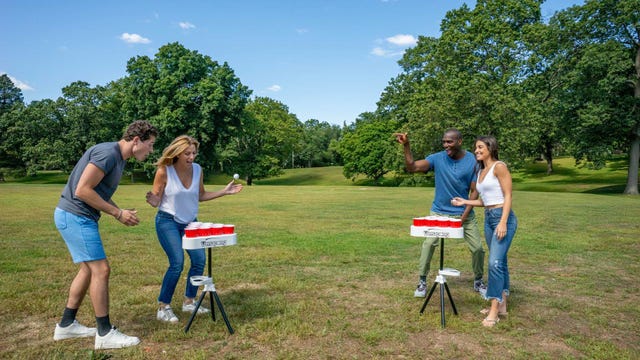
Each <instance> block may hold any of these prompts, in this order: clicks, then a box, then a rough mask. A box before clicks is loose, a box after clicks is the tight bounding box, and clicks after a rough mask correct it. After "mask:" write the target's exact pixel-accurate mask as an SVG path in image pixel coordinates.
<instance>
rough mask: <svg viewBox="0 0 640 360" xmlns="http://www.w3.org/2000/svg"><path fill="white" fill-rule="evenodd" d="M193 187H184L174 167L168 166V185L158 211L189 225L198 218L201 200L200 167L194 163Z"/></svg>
mask: <svg viewBox="0 0 640 360" xmlns="http://www.w3.org/2000/svg"><path fill="white" fill-rule="evenodd" d="M192 165H193V176H192V178H191V186H190V187H189V188H188V189H187V188H185V187H184V185H182V181H180V178H179V177H178V173H177V172H176V169H174V167H173V166H167V185H166V186H165V187H164V193H163V194H162V200H161V201H160V205H159V206H158V209H159V210H161V211H164V212H166V213H169V214H171V215H173V219H174V220H175V221H177V222H179V223H181V224H188V223H190V222H192V221H193V220H195V219H196V217H197V216H198V203H199V200H200V172H201V171H202V170H201V168H200V165H198V164H196V163H193V164H192Z"/></svg>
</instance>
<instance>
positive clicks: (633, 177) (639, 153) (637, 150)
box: [624, 125, 640, 195]
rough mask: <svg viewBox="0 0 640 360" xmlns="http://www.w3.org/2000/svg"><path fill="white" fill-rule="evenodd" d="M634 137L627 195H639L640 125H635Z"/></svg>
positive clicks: (630, 154)
mask: <svg viewBox="0 0 640 360" xmlns="http://www.w3.org/2000/svg"><path fill="white" fill-rule="evenodd" d="M633 133H634V134H633V135H634V138H633V139H632V140H631V147H630V148H629V173H628V174H627V187H626V188H625V189H624V194H626V195H638V166H639V164H640V127H639V126H638V125H636V126H635V129H634V132H633Z"/></svg>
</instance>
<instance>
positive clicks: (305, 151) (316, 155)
mask: <svg viewBox="0 0 640 360" xmlns="http://www.w3.org/2000/svg"><path fill="white" fill-rule="evenodd" d="M303 129H304V137H303V138H302V140H301V143H300V146H299V147H300V151H299V153H298V154H297V156H296V158H297V159H298V163H299V164H300V165H301V166H306V167H314V166H329V165H336V164H337V163H338V159H337V156H338V154H336V153H335V151H333V150H332V149H331V142H332V141H337V140H339V139H340V134H341V130H340V127H339V126H337V125H331V124H329V123H327V122H320V121H318V120H315V119H310V120H307V121H305V122H304V124H303Z"/></svg>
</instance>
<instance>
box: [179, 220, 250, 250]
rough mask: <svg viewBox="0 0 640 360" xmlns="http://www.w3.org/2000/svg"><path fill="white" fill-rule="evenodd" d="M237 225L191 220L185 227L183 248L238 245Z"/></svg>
mask: <svg viewBox="0 0 640 360" xmlns="http://www.w3.org/2000/svg"><path fill="white" fill-rule="evenodd" d="M236 243H237V235H236V227H235V225H232V224H216V223H203V222H191V223H189V224H188V225H187V227H185V229H184V236H183V237H182V248H183V249H202V248H209V247H218V246H229V245H236Z"/></svg>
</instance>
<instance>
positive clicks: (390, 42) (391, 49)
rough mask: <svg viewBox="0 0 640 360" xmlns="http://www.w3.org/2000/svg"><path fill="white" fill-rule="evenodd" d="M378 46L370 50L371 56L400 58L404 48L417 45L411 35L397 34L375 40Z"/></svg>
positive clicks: (416, 40)
mask: <svg viewBox="0 0 640 360" xmlns="http://www.w3.org/2000/svg"><path fill="white" fill-rule="evenodd" d="M376 43H378V44H380V45H379V46H376V47H374V48H373V50H371V54H372V55H375V56H380V57H395V56H402V54H403V53H404V50H405V48H407V47H411V46H415V45H416V44H417V43H418V39H416V38H415V37H414V36H413V35H407V34H397V35H394V36H391V37H388V38H386V39H384V41H382V40H379V39H378V40H376Z"/></svg>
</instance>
